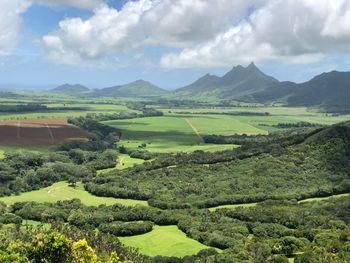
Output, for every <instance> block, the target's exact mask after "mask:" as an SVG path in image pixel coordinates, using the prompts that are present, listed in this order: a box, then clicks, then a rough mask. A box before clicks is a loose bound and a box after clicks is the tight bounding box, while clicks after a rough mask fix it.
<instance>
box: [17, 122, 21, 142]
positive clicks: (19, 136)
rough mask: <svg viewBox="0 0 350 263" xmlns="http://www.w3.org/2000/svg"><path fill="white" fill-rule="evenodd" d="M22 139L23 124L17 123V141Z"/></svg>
mask: <svg viewBox="0 0 350 263" xmlns="http://www.w3.org/2000/svg"><path fill="white" fill-rule="evenodd" d="M20 138H21V122H20V121H18V122H17V139H20Z"/></svg>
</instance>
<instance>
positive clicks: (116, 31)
mask: <svg viewBox="0 0 350 263" xmlns="http://www.w3.org/2000/svg"><path fill="white" fill-rule="evenodd" d="M259 2H261V1H259ZM251 3H252V1H251V0H239V1H232V0H191V1H188V0H153V1H152V0H139V1H131V2H128V3H127V4H125V5H124V7H123V8H122V10H120V11H118V10H116V9H114V8H111V7H108V6H106V5H104V6H101V7H99V8H97V9H96V10H95V13H94V15H93V16H92V17H90V18H89V19H87V20H82V19H81V18H72V19H65V20H63V21H61V22H60V23H59V29H58V30H57V31H56V32H53V33H51V34H49V35H46V36H44V37H43V43H44V46H45V48H46V50H47V53H48V56H49V57H50V58H51V59H54V60H56V61H59V62H63V63H68V64H80V63H82V62H83V61H86V60H88V61H89V60H93V59H98V58H100V57H101V56H105V55H109V54H113V53H118V52H124V51H128V50H132V49H135V48H139V47H142V46H145V45H150V44H153V45H161V46H170V47H181V48H182V47H186V46H187V45H193V44H196V43H199V42H202V41H207V40H209V39H211V38H213V37H214V36H215V35H216V34H217V33H218V32H221V31H223V30H225V29H227V28H228V27H229V26H230V25H231V24H232V23H236V22H237V21H238V20H239V19H241V17H242V15H243V13H244V12H245V11H246V9H247V8H248V7H249V6H250V5H251Z"/></svg>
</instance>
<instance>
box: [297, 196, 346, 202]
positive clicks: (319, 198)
mask: <svg viewBox="0 0 350 263" xmlns="http://www.w3.org/2000/svg"><path fill="white" fill-rule="evenodd" d="M347 196H350V194H338V195H331V196H326V197H314V198H307V199H303V200H300V201H298V203H299V204H302V203H308V202H316V201H324V200H329V199H332V198H340V197H347Z"/></svg>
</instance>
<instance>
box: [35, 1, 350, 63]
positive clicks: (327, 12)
mask: <svg viewBox="0 0 350 263" xmlns="http://www.w3.org/2000/svg"><path fill="white" fill-rule="evenodd" d="M40 1H46V2H48V1H49V0H40ZM90 1H92V0H90ZM52 2H64V1H52ZM66 2H81V1H68V0H66ZM349 41H350V1H348V0H235V1H233V0H191V1H189V0H138V1H129V2H127V3H126V4H125V5H124V7H123V8H122V9H121V10H120V11H118V10H116V9H114V8H111V7H108V6H107V5H101V6H99V7H97V8H95V9H94V15H93V16H92V17H90V18H89V19H86V20H83V19H81V18H70V19H65V20H63V21H61V22H60V23H59V28H58V29H57V30H56V31H55V32H52V33H51V34H48V35H46V36H44V37H43V44H44V47H45V49H46V51H47V54H48V57H49V58H51V59H53V60H55V61H58V62H60V63H66V64H82V63H89V62H93V61H98V60H101V58H105V57H108V56H113V55H115V54H120V53H123V52H132V51H133V50H135V49H138V50H137V52H140V49H141V48H142V47H144V46H147V45H159V46H163V47H173V48H178V49H179V52H175V53H171V54H166V55H164V56H163V57H162V59H161V65H162V66H163V67H169V68H171V67H180V68H184V67H222V66H228V65H232V64H238V63H247V62H249V61H267V60H270V61H271V60H272V61H280V62H284V63H311V62H315V61H319V60H320V59H322V58H324V57H325V56H327V54H330V53H332V52H350V45H349V44H348V43H349Z"/></svg>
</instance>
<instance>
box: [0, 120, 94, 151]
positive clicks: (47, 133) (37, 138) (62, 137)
mask: <svg viewBox="0 0 350 263" xmlns="http://www.w3.org/2000/svg"><path fill="white" fill-rule="evenodd" d="M86 138H87V133H86V132H85V131H82V130H80V129H78V128H76V127H73V126H71V125H69V124H68V122H67V118H61V119H53V118H50V119H29V120H28V119H27V120H16V121H0V145H1V146H17V147H38V146H49V145H54V144H58V143H62V142H65V141H70V140H86Z"/></svg>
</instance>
